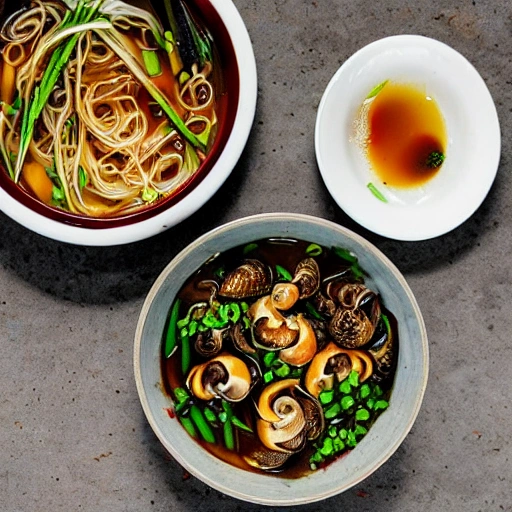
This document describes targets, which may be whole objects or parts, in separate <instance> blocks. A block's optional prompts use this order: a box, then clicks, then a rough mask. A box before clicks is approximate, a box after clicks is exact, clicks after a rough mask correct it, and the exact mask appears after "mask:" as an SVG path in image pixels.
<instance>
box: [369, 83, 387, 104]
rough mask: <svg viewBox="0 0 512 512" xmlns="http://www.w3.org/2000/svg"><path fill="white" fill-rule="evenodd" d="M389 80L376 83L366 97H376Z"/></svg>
mask: <svg viewBox="0 0 512 512" xmlns="http://www.w3.org/2000/svg"><path fill="white" fill-rule="evenodd" d="M388 82H389V80H384V82H381V83H380V84H379V85H376V86H375V87H374V88H373V89H372V90H371V91H370V92H369V93H368V96H366V99H367V100H369V99H371V98H375V96H377V94H379V92H380V91H382V89H384V86H385V85H386V84H387V83H388Z"/></svg>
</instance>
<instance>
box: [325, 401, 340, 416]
mask: <svg viewBox="0 0 512 512" xmlns="http://www.w3.org/2000/svg"><path fill="white" fill-rule="evenodd" d="M340 412H341V407H340V404H339V403H338V402H336V403H335V404H333V405H331V406H330V407H329V408H328V409H327V410H326V411H325V412H324V416H325V418H326V419H328V420H332V419H333V418H335V417H336V416H338V414H339V413H340Z"/></svg>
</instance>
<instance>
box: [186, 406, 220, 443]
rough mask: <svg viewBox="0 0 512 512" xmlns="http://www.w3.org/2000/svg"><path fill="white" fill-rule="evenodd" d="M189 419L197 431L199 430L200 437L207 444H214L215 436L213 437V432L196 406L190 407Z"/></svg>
mask: <svg viewBox="0 0 512 512" xmlns="http://www.w3.org/2000/svg"><path fill="white" fill-rule="evenodd" d="M190 418H191V419H192V421H193V422H194V424H195V425H196V427H197V429H198V430H199V433H200V434H201V437H202V438H203V439H204V440H205V441H206V442H207V443H214V442H215V436H214V435H213V431H212V429H211V428H210V425H208V423H206V419H205V417H204V415H203V413H202V412H201V409H199V407H198V406H197V405H193V406H192V407H190Z"/></svg>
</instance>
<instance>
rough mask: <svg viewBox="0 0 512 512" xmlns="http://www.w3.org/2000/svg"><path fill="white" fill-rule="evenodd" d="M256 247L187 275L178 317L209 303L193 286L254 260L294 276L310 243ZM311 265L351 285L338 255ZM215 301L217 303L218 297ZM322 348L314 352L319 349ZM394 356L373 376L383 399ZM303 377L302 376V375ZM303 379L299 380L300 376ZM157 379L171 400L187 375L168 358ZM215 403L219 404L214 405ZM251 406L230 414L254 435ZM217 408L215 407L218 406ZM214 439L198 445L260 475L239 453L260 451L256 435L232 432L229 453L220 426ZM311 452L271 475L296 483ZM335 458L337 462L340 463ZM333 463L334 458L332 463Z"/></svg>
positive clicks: (176, 358)
mask: <svg viewBox="0 0 512 512" xmlns="http://www.w3.org/2000/svg"><path fill="white" fill-rule="evenodd" d="M256 244H257V247H256V248H254V249H252V250H251V251H250V253H244V248H243V247H237V248H235V249H232V250H230V251H227V252H225V253H223V254H221V255H220V256H218V257H217V258H215V259H213V260H212V261H209V262H207V263H206V264H205V265H203V266H202V267H201V268H200V269H199V270H198V272H196V273H195V274H194V275H192V276H191V277H190V278H189V279H188V280H187V281H186V283H185V285H184V286H183V287H182V289H181V290H180V292H179V294H178V296H179V298H180V299H181V301H182V305H181V309H180V318H183V317H184V316H185V315H186V312H187V311H188V309H189V308H190V306H191V305H192V304H195V303H197V302H202V301H208V299H209V297H210V291H209V290H207V289H199V288H198V284H199V283H200V282H201V281H204V280H210V279H212V280H217V281H218V280H219V278H218V277H217V276H218V271H219V269H224V270H225V271H226V272H229V271H231V270H232V269H234V268H236V267H237V266H238V265H240V264H241V263H242V262H243V261H244V260H245V259H246V258H254V259H258V260H260V261H262V262H264V263H266V264H268V265H270V267H271V268H272V269H273V271H274V275H276V274H275V267H276V265H279V266H281V267H284V268H285V269H287V270H288V271H289V272H290V273H292V274H293V271H294V269H295V267H296V266H297V264H298V263H299V262H300V261H301V260H302V259H303V258H304V257H305V256H306V248H307V247H308V246H309V245H310V244H309V242H305V241H298V240H284V239H273V240H260V241H257V242H256ZM246 247H247V246H246ZM315 260H316V261H317V263H318V265H319V268H320V273H321V276H323V277H326V276H333V275H335V274H339V273H343V275H344V276H346V278H347V280H348V281H350V280H354V277H353V275H352V274H351V271H350V263H347V262H346V261H345V260H343V259H341V258H340V257H339V256H336V255H335V254H334V253H333V252H332V251H331V250H329V249H327V248H323V252H322V254H321V255H320V256H316V257H315ZM218 300H220V301H221V302H222V298H219V297H218ZM244 300H245V301H247V302H248V303H249V304H250V303H251V302H254V301H255V300H256V298H254V299H244ZM301 307H302V308H303V311H302V312H303V313H304V314H305V315H307V313H306V309H305V305H304V306H301ZM383 311H385V312H386V315H387V316H388V317H389V319H390V321H391V324H392V329H393V332H394V333H395V334H394V335H395V337H396V340H397V343H398V330H397V325H396V321H395V320H394V317H393V315H392V314H391V313H389V312H388V311H387V310H385V309H383ZM382 329H383V326H381V325H380V324H379V328H378V329H377V331H376V333H375V335H374V337H373V338H372V341H370V343H369V344H368V346H371V345H372V344H373V343H374V341H373V340H375V339H378V338H379V337H382V332H383V331H382ZM325 344H326V342H324V344H323V345H322V346H321V347H319V350H320V349H321V348H322V347H323V346H324V345H325ZM192 346H193V344H192ZM226 350H227V351H228V352H231V353H232V354H233V355H236V356H237V357H240V358H242V359H244V361H245V362H246V364H248V365H249V366H254V361H253V360H252V359H251V358H250V357H248V356H245V355H243V354H241V352H240V351H238V350H236V349H235V348H234V347H233V346H232V344H229V342H228V344H227V345H223V351H226ZM259 356H260V361H261V359H262V354H259ZM397 356H398V350H396V351H395V354H394V362H393V370H392V372H391V373H390V374H389V375H387V376H386V377H385V378H384V379H382V377H379V376H377V375H376V376H375V379H376V381H378V382H379V384H380V386H381V387H382V388H383V390H384V392H385V394H384V398H386V399H389V396H390V393H391V386H392V383H393V378H394V365H395V364H396V358H397ZM204 361H205V359H204V358H203V357H201V356H200V355H198V354H197V353H195V352H194V350H192V360H191V365H190V366H191V367H193V366H194V365H197V364H201V363H204ZM304 373H305V371H304ZM304 373H303V374H302V377H303V376H304ZM162 374H163V381H164V388H165V391H166V392H167V393H168V394H169V395H170V396H171V397H173V389H175V388H177V387H181V388H186V382H185V381H186V376H185V375H183V374H182V371H181V355H180V353H179V350H178V352H176V353H175V354H174V355H173V356H172V357H170V358H169V359H165V357H163V356H162ZM264 386H265V384H263V383H262V382H259V383H258V384H257V385H256V387H255V388H254V390H253V391H252V392H251V396H252V398H253V399H254V400H255V401H256V402H257V399H258V396H259V393H260V391H261V390H262V388H263V387H264ZM217 402H218V400H217ZM252 403H253V401H252V400H251V399H249V400H244V401H242V402H238V403H233V404H232V407H233V411H234V414H235V415H236V416H237V417H238V418H240V419H241V420H242V421H244V422H245V423H246V425H248V426H249V427H251V428H252V429H253V431H254V432H256V428H255V427H256V419H257V418H256V413H255V410H254V407H253V406H252ZM209 406H211V407H215V406H216V405H215V399H214V400H212V401H211V402H209ZM217 406H218V405H217ZM170 421H178V419H177V418H175V419H172V420H171V419H170ZM214 434H215V438H216V440H217V443H215V444H210V443H206V442H204V441H202V440H199V441H198V442H199V443H200V444H201V446H203V447H204V448H205V449H206V450H208V451H209V452H210V453H212V454H213V455H215V456H216V457H218V458H220V459H222V460H223V461H225V462H227V463H229V464H232V465H234V466H236V467H239V468H242V469H244V470H247V471H252V472H262V471H260V470H258V469H255V468H254V467H252V466H250V465H249V464H248V463H247V462H246V461H245V459H244V457H243V456H244V454H249V453H251V452H252V451H253V450H255V449H257V448H258V447H259V446H261V442H260V441H259V439H258V437H257V435H256V434H251V433H247V432H244V431H242V430H239V429H235V434H236V436H237V439H236V449H235V450H234V451H231V450H228V449H226V448H225V447H224V445H223V433H222V426H221V427H220V428H215V429H214ZM313 452H314V448H313V447H312V446H311V445H309V446H306V448H305V449H304V450H303V451H302V452H300V453H298V454H296V455H293V456H292V458H290V459H289V460H288V461H287V463H286V464H285V465H284V466H283V467H282V468H280V469H279V470H278V471H276V473H277V474H279V476H280V477H283V478H299V477H302V476H305V475H307V474H309V473H311V471H312V470H311V469H310V465H309V458H310V456H311V455H312V453H313ZM346 453H347V452H345V453H342V454H341V455H339V457H343V456H344V455H345V454H346ZM339 457H338V458H339ZM333 460H334V459H333Z"/></svg>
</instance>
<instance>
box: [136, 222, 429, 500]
mask: <svg viewBox="0 0 512 512" xmlns="http://www.w3.org/2000/svg"><path fill="white" fill-rule="evenodd" d="M283 221H284V222H290V223H308V224H310V225H313V226H322V227H324V228H327V229H331V230H334V231H335V232H336V233H338V234H341V235H342V236H345V237H348V238H350V239H352V240H353V241H354V242H355V243H356V244H358V245H360V246H361V247H362V248H363V250H364V251H369V252H370V253H371V254H372V256H374V257H376V258H378V259H379V260H380V262H381V264H383V265H384V266H386V267H387V269H388V270H389V271H390V272H391V273H392V275H393V277H394V278H395V279H396V280H397V281H398V283H399V285H400V289H401V291H402V292H403V293H404V294H405V296H406V298H407V300H408V302H409V304H410V306H411V308H412V310H413V313H414V317H415V322H416V323H417V327H418V331H419V333H420V338H421V339H420V341H419V343H420V346H421V355H422V359H421V361H422V364H421V370H420V371H421V379H420V381H419V383H418V389H419V391H418V393H417V395H416V397H415V400H414V407H413V408H412V410H411V411H410V413H409V416H408V421H407V423H406V425H404V426H403V427H402V429H403V430H402V429H400V430H401V434H400V435H399V436H398V437H397V439H396V442H395V443H393V444H392V445H391V446H388V447H386V449H385V450H384V451H383V455H382V456H381V457H380V458H379V460H378V461H377V462H376V463H374V464H373V465H372V467H371V469H370V470H369V471H368V472H366V473H364V474H361V475H360V476H359V478H357V479H353V480H352V481H350V482H349V483H347V484H346V485H344V486H341V487H335V486H333V488H332V489H330V490H329V492H327V493H325V492H324V493H323V494H311V495H308V497H307V498H304V497H302V498H300V497H299V498H295V497H293V496H283V497H280V498H279V500H276V499H272V498H268V497H266V496H264V495H255V493H254V489H251V486H250V485H249V484H248V482H245V484H244V490H243V491H240V490H236V491H235V490H233V488H231V487H230V485H229V482H227V483H224V482H220V481H218V480H215V479H214V477H213V476H208V475H205V474H204V473H202V472H201V471H200V470H199V469H198V468H196V467H195V466H194V465H192V464H190V463H189V461H188V460H187V459H186V458H184V457H183V456H182V455H181V454H180V453H179V452H178V451H176V450H175V449H174V446H173V445H172V444H171V443H169V441H168V440H167V438H166V436H165V434H164V433H163V432H162V430H161V429H160V427H159V426H158V424H157V421H156V418H155V416H154V415H153V410H152V409H151V406H150V403H149V400H148V395H147V391H146V387H145V385H144V382H143V380H144V378H143V372H142V365H141V350H142V335H143V331H144V327H145V319H146V316H147V314H148V312H149V310H150V308H151V305H152V302H153V300H154V299H155V297H156V296H157V295H158V293H159V290H160V288H161V286H162V284H163V283H164V282H165V281H166V279H167V278H168V276H169V275H170V274H171V273H172V272H173V271H174V269H175V268H176V266H177V265H179V264H180V262H181V261H183V260H185V259H186V258H187V257H188V256H189V255H190V254H192V253H193V252H194V251H195V250H196V249H198V248H201V247H202V246H203V245H204V244H206V243H207V242H208V241H209V240H211V239H212V238H217V237H219V236H220V237H222V236H223V235H224V234H226V233H229V232H231V231H236V230H244V229H245V228H247V227H248V226H251V225H253V224H258V223H262V222H263V223H265V222H270V223H277V222H283ZM232 247H234V245H232ZM224 250H227V249H224ZM187 278H188V275H187V276H184V277H183V278H182V280H181V281H180V283H179V286H181V285H182V284H183V282H184V281H185V280H186V279H187ZM158 344H159V346H160V339H159V340H158ZM133 368H134V375H135V382H136V387H137V392H138V395H139V399H140V402H141V405H142V409H143V411H144V414H145V416H146V419H147V421H148V423H149V424H150V426H151V428H152V429H153V432H154V433H155V434H156V436H157V438H158V439H159V441H160V443H161V444H162V445H163V446H164V448H165V449H166V450H167V451H168V452H169V453H170V454H171V455H172V457H173V458H174V459H175V460H176V461H177V462H178V463H179V464H180V465H181V466H182V467H184V468H185V469H186V470H187V471H188V472H189V473H190V474H192V475H194V476H195V477H196V478H198V479H199V480H201V481H202V482H204V483H206V484H207V485H209V486H210V487H212V488H214V489H216V490H218V491H220V492H222V493H224V494H227V495H230V496H232V497H235V498H238V499H240V500H243V501H247V502H251V503H256V504H262V505H273V506H286V505H298V504H306V503H312V502H316V501H320V500H323V499H326V498H328V497H331V496H334V495H337V494H339V493H341V492H344V491H346V490H348V489H349V488H351V487H353V486H355V485H357V484H358V483H359V482H361V481H362V480H364V479H365V478H367V477H368V476H369V475H370V474H372V473H373V472H375V471H376V470H377V469H378V468H379V467H380V466H382V465H383V464H384V463H385V462H386V461H387V460H388V459H389V458H390V457H391V456H392V455H393V454H394V453H395V451H396V450H397V449H398V447H399V446H400V445H401V443H402V442H403V440H404V439H405V437H406V436H407V435H408V433H409V432H410V430H411V428H412V426H413V424H414V422H415V420H416V418H417V415H418V413H419V410H420V408H421V404H422V401H423V397H424V394H425V390H426V386H427V381H428V368H429V348H428V338H427V332H426V327H425V323H424V320H423V317H422V314H421V311H420V309H419V306H418V303H417V301H416V299H415V297H414V295H413V292H412V290H411V289H410V287H409V285H408V284H407V282H406V280H405V278H404V276H403V275H402V274H401V273H400V271H399V270H398V268H397V267H396V266H395V265H394V264H393V263H392V262H391V261H390V260H389V259H388V258H387V257H386V256H385V255H384V254H383V253H382V252H381V251H380V250H379V249H378V248H377V247H375V246H374V245H373V244H371V243H370V242H369V241H367V240H366V239H364V238H363V237H361V236H360V235H358V234H357V233H354V232H352V231H350V230H349V229H347V228H345V227H342V226H340V225H339V224H336V223H334V222H332V221H329V220H326V219H322V218H318V217H313V216H310V215H305V214H298V213H262V214H256V215H252V216H248V217H244V218H240V219H237V220H234V221H231V222H228V223H226V224H224V225H222V226H219V227H217V228H215V229H213V230H211V231H209V232H207V233H205V234H204V235H202V236H201V237H199V238H198V239H196V240H195V241H193V242H192V243H191V244H189V245H188V246H187V247H185V248H184V249H183V250H182V251H181V252H180V253H178V254H177V255H176V256H175V257H174V258H173V259H172V260H171V261H170V263H169V264H168V265H167V266H166V267H165V268H164V269H163V270H162V272H161V273H160V275H159V276H158V277H157V279H156V280H155V282H154V284H153V285H152V287H151V289H150V290H149V292H148V294H147V296H146V299H145V301H144V303H143V306H142V308H141V311H140V315H139V318H138V322H137V327H136V332H135V339H134V357H133ZM159 379H161V378H159ZM159 381H160V380H159ZM190 442H191V443H194V444H197V443H196V442H195V441H194V440H192V439H190ZM201 450H202V452H204V454H205V455H206V456H209V457H210V458H213V455H211V454H209V453H208V452H207V451H206V450H205V449H204V448H202V447H201ZM216 460H218V459H216ZM220 462H221V463H222V464H223V465H225V466H226V467H228V468H231V469H232V470H233V471H234V474H235V476H236V474H237V473H238V472H242V473H243V474H244V475H246V474H248V473H247V471H245V470H242V469H238V468H235V467H233V466H231V465H229V464H227V463H224V462H222V461H220ZM250 474H251V475H254V474H253V473H250ZM258 476H261V478H263V479H268V478H272V479H275V477H274V476H271V477H269V476H266V475H258ZM300 480H301V479H300V478H299V479H296V480H291V482H294V481H300Z"/></svg>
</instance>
